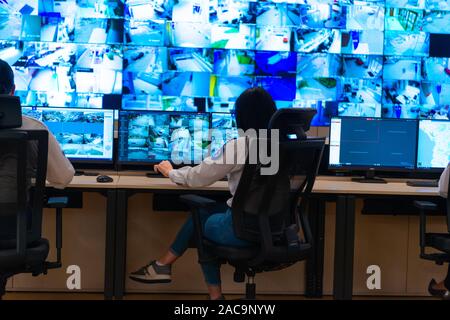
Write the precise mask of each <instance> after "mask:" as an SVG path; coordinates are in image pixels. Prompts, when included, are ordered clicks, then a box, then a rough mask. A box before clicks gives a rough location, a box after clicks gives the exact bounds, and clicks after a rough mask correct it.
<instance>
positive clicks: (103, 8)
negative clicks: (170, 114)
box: [0, 0, 124, 108]
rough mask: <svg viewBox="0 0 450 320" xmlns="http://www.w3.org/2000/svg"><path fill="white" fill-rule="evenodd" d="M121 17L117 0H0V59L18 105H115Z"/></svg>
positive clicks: (119, 89)
mask: <svg viewBox="0 0 450 320" xmlns="http://www.w3.org/2000/svg"><path fill="white" fill-rule="evenodd" d="M123 16H124V3H123V1H121V0H108V1H103V0H102V1H93V0H64V1H61V0H3V1H0V59H3V60H5V61H7V62H8V63H9V64H10V65H11V66H12V67H13V70H14V74H15V81H16V90H17V95H18V96H20V97H21V101H22V105H25V106H33V107H35V106H44V107H47V106H48V107H72V108H73V107H77V108H119V107H120V103H121V98H120V95H121V94H122V86H123V84H122V83H123V79H122V71H123V28H124V20H123ZM115 95H117V96H115Z"/></svg>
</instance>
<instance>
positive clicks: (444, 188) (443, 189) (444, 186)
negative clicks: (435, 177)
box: [439, 163, 450, 198]
mask: <svg viewBox="0 0 450 320" xmlns="http://www.w3.org/2000/svg"><path fill="white" fill-rule="evenodd" d="M449 175H450V163H449V164H448V165H447V168H445V170H444V172H442V175H441V178H440V179H439V194H440V195H441V196H443V197H444V198H447V197H448V194H447V192H448V179H449Z"/></svg>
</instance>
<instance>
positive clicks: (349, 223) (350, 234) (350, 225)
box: [343, 196, 355, 300]
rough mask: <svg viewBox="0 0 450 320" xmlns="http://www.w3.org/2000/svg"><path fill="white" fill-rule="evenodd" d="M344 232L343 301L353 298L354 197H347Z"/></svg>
mask: <svg viewBox="0 0 450 320" xmlns="http://www.w3.org/2000/svg"><path fill="white" fill-rule="evenodd" d="M346 211H347V214H346V218H347V220H346V232H345V258H344V259H345V269H344V272H345V289H344V292H343V299H347V300H350V299H352V296H353V262H354V261H353V258H354V253H355V197H354V196H347V205H346Z"/></svg>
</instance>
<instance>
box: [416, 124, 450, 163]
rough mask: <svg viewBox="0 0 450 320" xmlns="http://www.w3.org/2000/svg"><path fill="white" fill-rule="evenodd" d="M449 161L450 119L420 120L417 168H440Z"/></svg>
mask: <svg viewBox="0 0 450 320" xmlns="http://www.w3.org/2000/svg"><path fill="white" fill-rule="evenodd" d="M449 162H450V121H438V120H420V121H419V142H418V149H417V168H418V169H442V168H445V167H446V166H447V164H448V163H449Z"/></svg>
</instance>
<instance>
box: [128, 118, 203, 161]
mask: <svg viewBox="0 0 450 320" xmlns="http://www.w3.org/2000/svg"><path fill="white" fill-rule="evenodd" d="M209 123H210V119H209V114H206V113H173V112H171V113H168V112H151V111H150V112H148V111H122V112H120V114H119V162H121V163H124V164H127V163H128V164H133V163H134V164H136V163H157V162H160V161H162V160H170V161H171V162H173V163H175V164H181V163H184V164H192V163H200V162H201V161H202V160H203V159H204V158H205V157H206V156H207V154H208V153H209V136H208V134H209V128H210V125H209Z"/></svg>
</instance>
